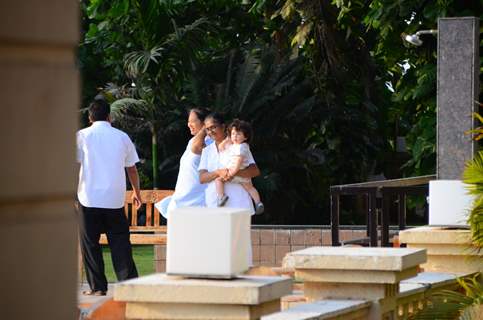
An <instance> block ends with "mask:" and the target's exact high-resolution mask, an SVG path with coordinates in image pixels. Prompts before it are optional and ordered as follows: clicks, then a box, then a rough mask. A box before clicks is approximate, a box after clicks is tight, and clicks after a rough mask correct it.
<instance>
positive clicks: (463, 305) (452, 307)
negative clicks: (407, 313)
mask: <svg viewBox="0 0 483 320" xmlns="http://www.w3.org/2000/svg"><path fill="white" fill-rule="evenodd" d="M478 277H479V275H476V276H474V277H473V278H469V279H468V278H462V279H458V283H459V285H460V286H461V288H462V289H463V290H464V293H461V292H458V291H449V290H442V291H439V292H436V293H434V294H433V295H432V297H431V298H430V301H431V303H430V304H429V305H428V306H427V307H426V308H425V309H423V310H421V311H419V312H417V313H415V314H414V315H412V316H411V317H410V319H414V320H420V319H441V320H445V319H448V320H449V319H451V320H452V319H477V318H474V317H473V316H474V314H475V311H476V310H477V311H479V305H480V304H481V302H482V299H483V287H482V286H481V284H480V283H479V279H478Z"/></svg>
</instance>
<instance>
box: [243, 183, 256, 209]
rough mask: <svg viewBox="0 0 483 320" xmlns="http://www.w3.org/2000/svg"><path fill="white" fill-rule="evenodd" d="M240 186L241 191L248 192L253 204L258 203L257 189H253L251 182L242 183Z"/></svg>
mask: <svg viewBox="0 0 483 320" xmlns="http://www.w3.org/2000/svg"><path fill="white" fill-rule="evenodd" d="M240 184H241V185H242V187H243V189H245V190H246V191H247V192H248V194H249V195H250V197H252V199H253V201H255V204H257V203H259V202H260V194H259V193H258V191H257V189H255V187H254V186H253V184H252V182H251V181H249V182H242V183H240Z"/></svg>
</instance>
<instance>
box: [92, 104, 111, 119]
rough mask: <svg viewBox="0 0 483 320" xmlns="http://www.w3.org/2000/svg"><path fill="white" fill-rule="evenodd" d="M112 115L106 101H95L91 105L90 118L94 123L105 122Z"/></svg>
mask: <svg viewBox="0 0 483 320" xmlns="http://www.w3.org/2000/svg"><path fill="white" fill-rule="evenodd" d="M110 113H111V107H110V106H109V103H107V101H106V100H104V99H94V101H92V102H91V104H90V105H89V117H90V118H91V120H92V121H105V120H107V117H108V116H109V114H110Z"/></svg>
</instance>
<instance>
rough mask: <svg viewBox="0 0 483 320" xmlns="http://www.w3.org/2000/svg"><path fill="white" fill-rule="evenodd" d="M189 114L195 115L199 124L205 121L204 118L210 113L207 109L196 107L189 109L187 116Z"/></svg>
mask: <svg viewBox="0 0 483 320" xmlns="http://www.w3.org/2000/svg"><path fill="white" fill-rule="evenodd" d="M191 112H193V113H194V114H196V117H197V118H198V119H199V120H200V121H201V122H203V121H205V118H206V116H207V115H208V114H209V113H210V111H209V110H208V109H205V108H198V107H193V108H191V109H189V112H188V114H190V113H191Z"/></svg>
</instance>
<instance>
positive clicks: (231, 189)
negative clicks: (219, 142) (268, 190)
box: [198, 143, 255, 212]
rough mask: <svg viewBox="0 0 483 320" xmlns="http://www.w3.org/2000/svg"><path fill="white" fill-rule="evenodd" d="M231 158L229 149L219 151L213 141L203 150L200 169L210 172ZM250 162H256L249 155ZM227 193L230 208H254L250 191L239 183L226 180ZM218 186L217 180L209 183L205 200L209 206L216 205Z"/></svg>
mask: <svg viewBox="0 0 483 320" xmlns="http://www.w3.org/2000/svg"><path fill="white" fill-rule="evenodd" d="M229 159H230V154H229V152H228V150H224V151H222V152H218V148H217V147H216V143H212V144H210V145H209V146H207V147H206V148H204V149H203V151H202V152H201V160H200V165H199V168H198V169H199V170H206V171H208V172H212V171H215V170H217V169H221V168H225V167H226V166H224V165H223V163H228V161H229ZM247 160H248V164H249V165H250V164H252V163H253V164H254V163H255V160H254V159H253V156H252V155H251V153H250V155H249V157H248V158H247ZM225 194H226V195H227V196H228V197H229V198H228V201H227V202H226V204H225V207H228V208H244V209H249V210H250V211H252V212H254V210H253V203H252V199H251V198H250V195H249V194H248V192H247V191H246V190H245V189H244V188H243V187H242V186H241V185H240V184H238V183H232V182H226V183H225ZM216 198H217V194H216V187H215V181H214V180H213V181H211V182H209V183H208V187H207V188H206V190H205V202H206V206H207V207H216V206H217V203H216Z"/></svg>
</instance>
